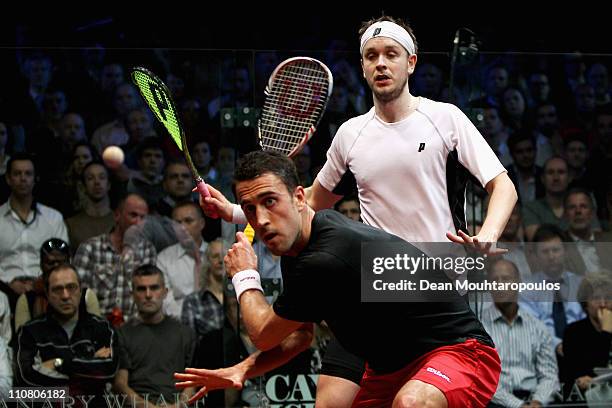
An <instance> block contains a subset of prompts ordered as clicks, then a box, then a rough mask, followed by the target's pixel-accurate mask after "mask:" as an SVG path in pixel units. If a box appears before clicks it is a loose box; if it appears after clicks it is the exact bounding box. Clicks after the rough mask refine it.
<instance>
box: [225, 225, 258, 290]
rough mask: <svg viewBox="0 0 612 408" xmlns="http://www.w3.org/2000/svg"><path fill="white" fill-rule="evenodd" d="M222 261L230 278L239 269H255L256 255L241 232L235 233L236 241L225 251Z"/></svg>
mask: <svg viewBox="0 0 612 408" xmlns="http://www.w3.org/2000/svg"><path fill="white" fill-rule="evenodd" d="M224 261H225V271H226V273H227V276H229V277H230V279H231V278H233V277H234V275H235V274H237V273H238V272H240V271H244V270H246V269H257V255H255V251H254V250H253V247H252V246H251V243H250V242H249V239H248V238H247V237H246V235H244V233H243V232H238V233H236V243H235V244H234V245H232V247H231V248H230V249H229V251H227V255H225V258H224Z"/></svg>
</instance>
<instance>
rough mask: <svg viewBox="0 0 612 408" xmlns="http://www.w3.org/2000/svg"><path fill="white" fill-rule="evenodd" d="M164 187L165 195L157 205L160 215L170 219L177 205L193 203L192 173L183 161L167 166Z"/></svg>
mask: <svg viewBox="0 0 612 408" xmlns="http://www.w3.org/2000/svg"><path fill="white" fill-rule="evenodd" d="M162 187H163V189H164V195H163V196H162V198H161V199H160V200H159V201H158V202H157V203H156V210H157V213H158V214H160V215H163V216H166V217H170V216H171V215H172V210H173V209H174V207H176V205H177V204H180V203H185V202H191V201H193V200H192V194H191V193H192V192H191V190H192V188H193V184H192V181H191V172H190V171H189V167H187V165H186V164H185V162H183V161H176V162H170V163H168V165H166V168H165V169H164V178H163V181H162Z"/></svg>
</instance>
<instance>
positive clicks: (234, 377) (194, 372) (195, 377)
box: [174, 366, 244, 404]
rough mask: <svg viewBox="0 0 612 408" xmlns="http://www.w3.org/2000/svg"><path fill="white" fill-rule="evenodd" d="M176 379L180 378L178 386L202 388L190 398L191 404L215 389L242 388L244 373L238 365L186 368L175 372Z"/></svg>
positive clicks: (181, 387) (180, 387) (176, 385)
mask: <svg viewBox="0 0 612 408" xmlns="http://www.w3.org/2000/svg"><path fill="white" fill-rule="evenodd" d="M174 379H175V380H178V381H177V382H176V384H175V387H176V388H179V389H183V388H200V389H199V390H198V391H197V392H196V393H195V394H193V395H192V396H191V398H190V399H189V402H188V403H189V404H192V403H193V402H195V401H197V400H199V399H200V398H202V397H204V396H205V395H206V394H207V393H209V392H210V391H214V390H224V389H226V388H236V389H238V390H240V389H242V384H243V382H244V373H243V372H242V371H241V370H240V369H238V366H233V367H227V368H219V369H217V370H206V369H203V368H185V373H174Z"/></svg>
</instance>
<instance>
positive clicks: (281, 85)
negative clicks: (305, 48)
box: [260, 61, 330, 154]
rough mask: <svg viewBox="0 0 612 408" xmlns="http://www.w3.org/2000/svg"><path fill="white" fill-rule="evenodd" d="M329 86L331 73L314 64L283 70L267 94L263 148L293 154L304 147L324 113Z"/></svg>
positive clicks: (263, 125) (299, 65) (262, 124)
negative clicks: (304, 141)
mask: <svg viewBox="0 0 612 408" xmlns="http://www.w3.org/2000/svg"><path fill="white" fill-rule="evenodd" d="M329 86H330V80H329V77H328V74H327V72H326V71H325V70H324V69H323V68H321V67H320V66H319V65H318V64H316V63H313V62H311V61H303V62H299V63H297V64H290V65H288V66H286V67H284V69H281V70H280V71H279V72H278V73H277V75H276V78H274V80H273V81H272V85H271V86H270V87H269V88H268V89H267V92H266V94H267V98H266V101H265V103H264V108H263V110H262V116H261V120H260V138H261V144H262V147H263V148H264V149H270V150H276V151H279V152H281V153H284V154H289V153H291V152H292V151H293V150H294V149H295V148H296V147H297V146H298V145H300V144H301V143H302V141H303V139H304V136H305V135H307V134H308V133H310V132H312V131H314V127H315V126H316V124H317V123H318V121H319V119H320V117H321V115H322V113H323V110H324V108H325V105H326V103H327V99H328V95H329Z"/></svg>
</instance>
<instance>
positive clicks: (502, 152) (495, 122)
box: [480, 105, 535, 167]
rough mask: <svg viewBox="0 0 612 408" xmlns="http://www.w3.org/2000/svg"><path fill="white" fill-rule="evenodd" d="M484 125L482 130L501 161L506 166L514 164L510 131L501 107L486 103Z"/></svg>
mask: <svg viewBox="0 0 612 408" xmlns="http://www.w3.org/2000/svg"><path fill="white" fill-rule="evenodd" d="M482 125H483V126H482V127H481V128H480V131H481V132H482V135H483V136H484V138H485V140H486V141H487V143H488V144H489V146H491V149H493V151H494V152H495V154H496V155H497V157H498V158H499V161H501V163H502V164H503V165H504V166H506V167H508V166H510V165H511V164H512V156H511V155H510V149H509V147H508V138H509V133H508V128H507V127H506V125H505V123H504V122H503V120H502V118H501V115H500V114H499V108H497V107H495V106H491V105H489V106H487V105H485V107H484V108H483V121H482ZM534 158H535V156H534Z"/></svg>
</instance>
